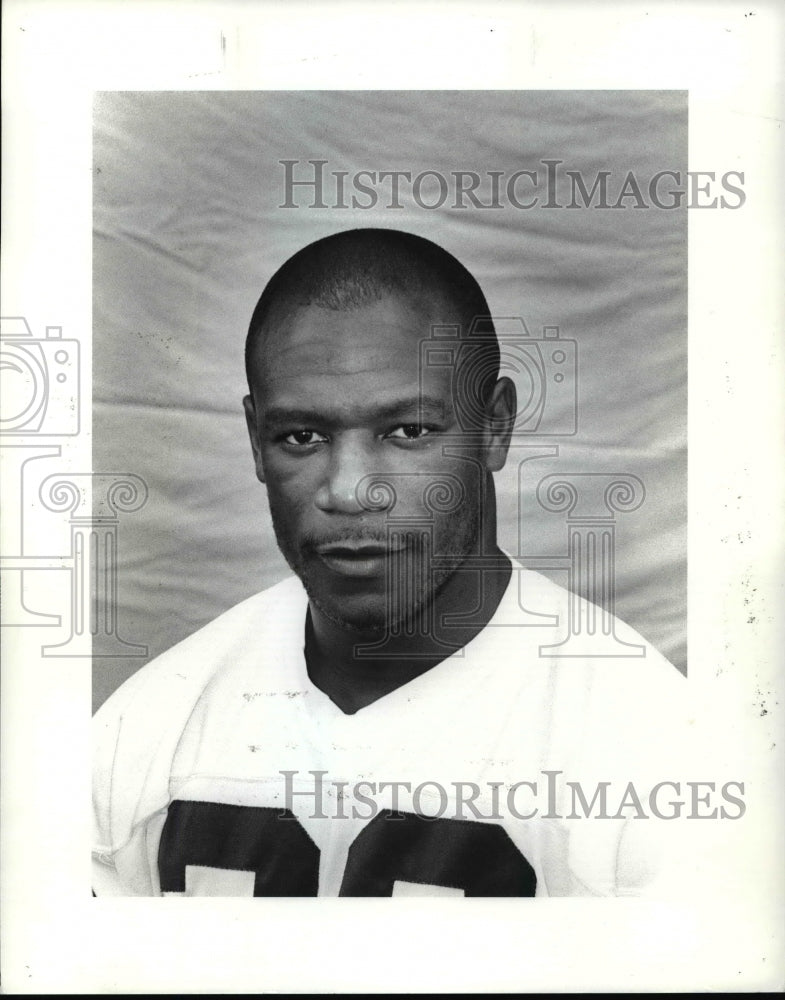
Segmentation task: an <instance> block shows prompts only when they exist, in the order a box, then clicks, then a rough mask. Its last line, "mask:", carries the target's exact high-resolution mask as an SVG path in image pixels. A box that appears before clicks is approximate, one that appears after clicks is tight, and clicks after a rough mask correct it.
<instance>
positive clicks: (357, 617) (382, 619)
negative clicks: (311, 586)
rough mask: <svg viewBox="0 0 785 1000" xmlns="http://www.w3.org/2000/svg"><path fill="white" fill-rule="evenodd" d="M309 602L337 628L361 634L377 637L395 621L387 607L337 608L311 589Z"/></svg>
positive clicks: (389, 628) (392, 625)
mask: <svg viewBox="0 0 785 1000" xmlns="http://www.w3.org/2000/svg"><path fill="white" fill-rule="evenodd" d="M308 596H309V598H310V600H311V603H312V604H313V605H314V606H315V607H316V608H317V609H318V610H319V611H320V612H321V614H323V615H324V617H325V618H327V619H328V620H329V621H331V622H332V623H333V625H337V626H338V627H339V628H342V629H346V630H347V631H348V632H356V633H359V634H363V635H369V636H373V637H375V638H376V637H379V636H381V635H384V634H385V633H386V632H389V631H390V630H391V629H392V628H393V627H394V626H395V624H397V623H396V622H394V621H393V620H392V618H391V616H390V615H389V611H388V609H387V608H374V607H358V608H347V607H341V608H337V607H336V606H335V605H334V604H332V603H331V602H330V601H325V600H323V599H321V598H319V597H318V596H317V595H316V594H314V593H313V592H312V591H310V590H309V591H308Z"/></svg>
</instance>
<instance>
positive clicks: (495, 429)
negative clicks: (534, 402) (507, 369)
mask: <svg viewBox="0 0 785 1000" xmlns="http://www.w3.org/2000/svg"><path fill="white" fill-rule="evenodd" d="M517 406H518V397H517V393H516V392H515V383H514V382H513V381H512V380H511V379H508V378H500V379H499V381H498V382H497V383H496V385H495V386H494V387H493V391H492V392H491V395H490V398H489V400H488V402H487V404H486V407H485V414H486V424H485V454H486V467H487V469H488V471H489V472H498V471H499V469H501V468H503V467H504V463H505V462H506V461H507V452H508V451H509V449H510V439H511V438H512V432H513V428H514V427H515V417H516V414H517Z"/></svg>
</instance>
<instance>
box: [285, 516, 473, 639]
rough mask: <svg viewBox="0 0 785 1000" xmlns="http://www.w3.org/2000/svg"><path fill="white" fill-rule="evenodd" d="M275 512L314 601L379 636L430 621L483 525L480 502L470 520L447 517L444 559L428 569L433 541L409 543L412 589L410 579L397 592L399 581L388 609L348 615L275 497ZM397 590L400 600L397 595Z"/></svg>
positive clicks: (341, 621)
mask: <svg viewBox="0 0 785 1000" xmlns="http://www.w3.org/2000/svg"><path fill="white" fill-rule="evenodd" d="M270 515H271V517H272V522H273V530H274V532H275V538H276V541H277V543H278V548H279V549H280V551H281V554H282V555H283V557H284V559H285V560H286V562H287V564H288V565H289V568H290V569H291V570H292V572H293V573H294V574H295V575H296V576H297V577H298V578H299V579H300V582H301V583H302V585H303V587H304V588H305V592H306V593H307V595H308V599H309V601H310V603H311V604H312V605H313V606H314V607H315V608H316V609H318V611H319V612H320V613H321V614H323V615H324V616H325V618H327V619H328V620H329V621H330V622H332V623H333V624H334V625H337V626H338V627H339V628H342V629H344V630H346V631H348V632H352V633H354V634H357V635H368V636H374V637H379V636H383V635H385V634H387V633H389V632H390V631H392V630H394V629H396V628H399V627H401V626H405V627H412V626H414V627H415V628H417V626H418V623H419V625H420V627H423V626H425V627H426V628H427V627H428V626H427V623H426V622H425V621H424V619H425V618H426V616H427V613H428V608H429V607H430V605H431V604H432V603H433V601H434V600H435V598H436V597H437V595H438V594H439V592H440V591H441V590H442V588H443V587H444V586H445V584H446V583H447V582H448V580H449V579H450V578H451V577H452V576H453V574H454V573H455V572H456V570H457V569H458V568H459V567H460V566H461V565H462V564H463V563H464V562H465V560H466V558H467V557H468V556H469V555H470V554H471V553H472V552H474V551H476V546H477V542H478V533H479V525H480V516H479V511H478V510H477V509H476V508H475V507H472V509H471V511H470V512H469V516H468V519H466V520H464V519H461V520H460V521H458V522H457V523H455V522H456V519H455V518H450V519H446V521H445V531H444V532H443V534H441V535H440V537H439V538H437V539H436V542H435V549H436V556H437V557H438V564H436V565H431V566H430V567H429V568H426V570H425V571H423V569H422V561H423V559H425V560H430V558H431V557H430V552H429V551H426V548H427V549H429V548H430V546H429V545H428V543H427V542H426V543H425V544H423V543H422V542H420V543H417V541H415V543H414V544H413V545H411V546H410V547H409V546H407V548H406V549H405V551H404V553H403V554H402V557H401V558H402V560H403V561H404V563H406V562H408V566H404V567H401V570H402V572H401V573H400V574H399V575H400V576H403V578H404V580H408V581H415V584H414V586H413V587H410V588H408V589H407V588H406V586H405V584H404V585H403V586H402V587H399V588H397V589H398V593H397V594H396V592H395V591H396V587H395V583H394V582H393V583H392V588H391V589H388V592H387V594H386V598H385V601H384V611H383V612H381V613H379V612H374V611H373V609H368V610H367V613H366V614H365V615H364V616H355V617H352V618H347V617H346V616H345V615H344V614H342V613H341V609H340V608H339V607H336V605H335V603H330V602H329V601H326V600H324V598H323V597H322V596H321V594H320V590H319V588H318V587H317V586H316V585H315V584H314V581H313V579H312V577H311V575H310V572H309V566H308V557H307V555H304V554H303V552H302V551H301V549H300V548H299V547H298V546H297V545H296V544H295V543H294V541H293V539H292V538H291V537H290V535H289V533H288V531H287V529H286V527H285V524H286V518H285V517H283V516H281V509H280V508H279V507H278V504H277V502H275V501H274V500H273V499H272V498H270ZM306 549H310V546H306ZM418 550H419V553H418ZM418 555H419V558H418ZM317 558H318V557H317ZM407 570H408V572H407ZM403 590H407V592H406V595H405V597H403V595H402V593H401V592H402V591H403ZM396 596H397V597H398V598H399V599H398V600H396V599H395V598H396ZM402 597H403V599H401V598H402ZM428 630H429V631H430V629H428Z"/></svg>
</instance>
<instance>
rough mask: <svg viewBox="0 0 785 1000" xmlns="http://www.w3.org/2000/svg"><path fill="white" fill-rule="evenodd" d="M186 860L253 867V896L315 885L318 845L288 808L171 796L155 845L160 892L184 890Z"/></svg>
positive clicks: (304, 892) (294, 892)
mask: <svg viewBox="0 0 785 1000" xmlns="http://www.w3.org/2000/svg"><path fill="white" fill-rule="evenodd" d="M187 865H204V866H205V867H207V868H228V869H234V870H236V871H247V872H254V887H253V894H254V896H315V895H316V894H317V892H318V890H319V848H318V847H317V846H316V844H314V842H313V841H312V840H311V838H310V837H309V836H308V834H307V833H306V832H305V830H304V829H303V828H302V826H300V824H299V823H298V822H297V819H296V818H295V817H294V816H293V815H292V813H290V812H289V810H288V809H286V810H280V809H267V808H259V807H255V806H254V807H251V806H230V805H226V804H225V803H221V802H183V801H180V800H175V801H174V802H172V803H171V805H170V806H169V814H168V815H167V817H166V823H165V824H164V828H163V832H162V833H161V843H160V844H159V846H158V873H159V875H160V877H161V892H185V869H186V866H187Z"/></svg>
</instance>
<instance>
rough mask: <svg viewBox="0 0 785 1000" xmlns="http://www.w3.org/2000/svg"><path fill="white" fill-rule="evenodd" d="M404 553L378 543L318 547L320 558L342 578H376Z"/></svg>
mask: <svg viewBox="0 0 785 1000" xmlns="http://www.w3.org/2000/svg"><path fill="white" fill-rule="evenodd" d="M402 551H403V547H399V548H393V547H391V546H388V545H382V544H380V543H378V542H362V543H360V542H358V543H354V542H340V543H335V544H329V545H318V546H317V547H316V552H317V554H318V555H319V558H320V559H321V560H322V562H323V563H324V564H325V566H327V568H328V569H330V570H332V571H333V572H334V573H339V574H340V575H341V576H355V577H374V576H381V575H382V574H384V573H385V572H386V570H387V566H388V564H389V560H390V559H391V558H392V557H393V556H395V555H397V554H399V553H400V552H402Z"/></svg>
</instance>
